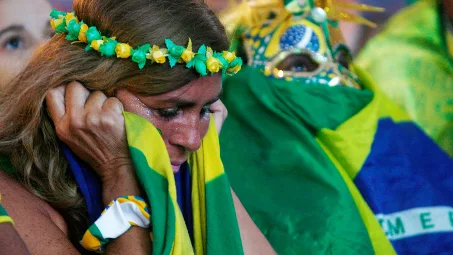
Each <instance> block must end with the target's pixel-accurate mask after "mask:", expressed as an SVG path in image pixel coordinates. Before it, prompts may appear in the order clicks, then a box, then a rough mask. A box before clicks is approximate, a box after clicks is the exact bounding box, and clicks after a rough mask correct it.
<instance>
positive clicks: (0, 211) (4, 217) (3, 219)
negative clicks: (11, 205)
mask: <svg viewBox="0 0 453 255" xmlns="http://www.w3.org/2000/svg"><path fill="white" fill-rule="evenodd" d="M2 223H11V224H14V223H13V219H11V217H10V216H9V215H8V213H7V212H6V210H5V208H3V206H2V197H1V196H0V224H2Z"/></svg>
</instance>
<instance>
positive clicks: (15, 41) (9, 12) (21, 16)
mask: <svg viewBox="0 0 453 255" xmlns="http://www.w3.org/2000/svg"><path fill="white" fill-rule="evenodd" d="M51 11H52V8H51V6H50V4H49V3H48V2H47V1H46V0H33V1H30V0H0V91H1V90H2V89H3V88H4V87H5V86H6V85H7V83H8V82H9V81H10V80H11V79H12V78H13V77H14V76H16V75H17V74H18V73H19V72H20V71H21V69H22V67H24V66H25V65H26V64H27V62H28V60H29V59H30V57H31V56H32V54H33V51H34V50H36V48H37V46H39V45H40V44H42V43H43V42H45V41H46V40H47V39H49V38H50V37H51V35H52V29H51V27H50V25H49V13H50V12H51Z"/></svg>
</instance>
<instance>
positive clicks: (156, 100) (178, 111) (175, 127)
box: [116, 75, 222, 172]
mask: <svg viewBox="0 0 453 255" xmlns="http://www.w3.org/2000/svg"><path fill="white" fill-rule="evenodd" d="M221 92H222V79H221V77H220V76H219V75H215V76H207V77H201V78H199V79H197V80H194V81H192V82H191V83H189V84H187V85H186V86H184V87H182V88H180V89H178V90H175V91H172V92H169V93H165V94H162V95H157V96H142V95H138V94H133V93H131V92H129V91H127V90H126V89H120V90H118V91H117V94H116V97H117V98H118V99H119V100H120V101H121V103H122V104H123V106H124V109H125V110H126V111H128V112H132V113H135V114H137V115H140V116H142V117H144V118H146V119H148V120H149V121H150V122H151V123H153V125H154V126H155V127H157V128H158V129H160V130H161V131H162V137H163V139H164V141H165V145H166V146H167V150H168V154H169V155H170V160H171V164H172V166H173V171H175V172H176V171H178V170H179V168H180V166H181V165H182V164H183V163H184V162H185V161H186V160H187V158H188V157H189V153H190V152H194V151H196V150H198V149H199V148H200V145H201V140H202V139H203V137H204V136H205V135H206V133H207V131H208V127H209V118H210V106H211V104H213V103H214V102H216V101H217V100H219V98H220V94H221Z"/></svg>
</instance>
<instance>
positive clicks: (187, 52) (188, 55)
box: [181, 50, 195, 63]
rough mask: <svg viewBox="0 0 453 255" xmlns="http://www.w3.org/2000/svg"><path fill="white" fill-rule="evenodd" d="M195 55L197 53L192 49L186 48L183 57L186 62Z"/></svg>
mask: <svg viewBox="0 0 453 255" xmlns="http://www.w3.org/2000/svg"><path fill="white" fill-rule="evenodd" d="M194 57H195V53H193V52H192V51H191V50H185V51H184V52H183V53H182V55H181V58H182V60H184V62H186V63H189V62H190V61H191V60H192V59H193V58H194Z"/></svg>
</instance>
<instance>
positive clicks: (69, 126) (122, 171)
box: [0, 76, 275, 255]
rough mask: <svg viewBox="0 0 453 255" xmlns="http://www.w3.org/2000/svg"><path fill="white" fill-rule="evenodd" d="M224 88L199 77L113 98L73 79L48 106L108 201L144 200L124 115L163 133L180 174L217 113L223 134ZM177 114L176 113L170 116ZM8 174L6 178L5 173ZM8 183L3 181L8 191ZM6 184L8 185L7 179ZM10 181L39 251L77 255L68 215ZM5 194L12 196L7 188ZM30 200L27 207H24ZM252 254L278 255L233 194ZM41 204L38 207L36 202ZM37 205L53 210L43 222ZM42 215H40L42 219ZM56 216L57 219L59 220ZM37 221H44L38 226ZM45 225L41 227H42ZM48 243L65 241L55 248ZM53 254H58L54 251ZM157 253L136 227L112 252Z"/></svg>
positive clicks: (16, 214)
mask: <svg viewBox="0 0 453 255" xmlns="http://www.w3.org/2000/svg"><path fill="white" fill-rule="evenodd" d="M221 90H222V85H221V78H220V76H210V77H202V78H199V79H197V80H195V81H193V82H191V83H189V84H187V85H186V86H184V87H182V88H180V89H178V90H175V91H172V92H169V93H166V94H162V95H157V96H143V95H137V94H134V93H131V92H129V91H127V90H125V89H118V90H117V92H116V97H110V98H108V97H107V96H105V95H104V94H103V93H101V92H92V93H90V92H89V91H88V90H86V89H85V88H84V87H83V86H82V85H81V84H79V83H77V82H73V83H71V84H69V85H67V86H62V87H58V88H55V89H53V90H51V91H49V92H48V94H47V97H46V102H47V106H48V110H49V113H50V115H51V118H52V120H53V122H54V124H55V127H56V132H57V135H58V137H59V138H60V139H61V140H62V141H63V142H65V143H66V144H67V145H68V146H69V147H71V149H72V150H73V151H74V152H75V153H76V154H77V155H78V156H79V157H80V158H82V159H83V160H84V161H86V162H87V163H89V164H90V165H91V166H92V167H93V169H95V170H96V172H97V174H98V175H99V176H100V177H101V181H102V191H103V194H104V197H103V200H104V204H105V205H107V204H108V203H109V202H110V201H112V200H113V199H114V198H116V197H118V196H125V195H138V196H142V195H143V194H142V193H141V190H140V188H139V184H138V181H137V179H136V176H135V173H134V169H133V166H132V162H131V159H130V156H129V152H128V148H127V141H126V134H125V127H124V124H123V125H118V123H124V118H123V115H122V111H123V110H126V111H130V112H133V113H135V114H138V115H140V116H142V117H144V118H146V119H148V120H149V121H150V122H151V123H153V124H154V125H155V126H156V127H157V128H159V129H160V130H161V131H162V137H163V139H164V141H165V144H166V146H167V150H168V152H169V155H170V160H171V162H172V163H173V164H174V165H175V167H174V171H178V170H179V165H180V164H182V163H183V162H185V161H186V160H187V157H188V155H189V153H190V152H193V151H196V150H198V148H199V147H200V143H201V140H202V139H203V137H204V136H205V135H206V133H207V129H208V125H209V115H210V114H211V113H212V114H213V116H214V120H215V122H216V127H217V131H218V132H220V129H221V126H222V124H223V121H224V120H225V118H226V115H227V112H226V109H225V107H224V106H223V104H222V103H221V102H220V101H219V100H218V98H219V97H220V93H221ZM169 112H173V113H176V114H173V115H172V117H171V118H169V117H168V116H169V114H168V113H169ZM0 177H1V176H0ZM1 181H2V178H0V187H2V189H3V185H2V184H1ZM3 182H5V180H3ZM10 182H13V181H12V180H10V181H6V184H7V185H6V186H15V187H11V188H9V189H8V188H7V189H6V192H5V195H4V196H3V199H4V200H3V202H4V204H5V208H6V209H7V210H8V211H9V212H10V215H11V216H12V217H13V219H15V220H16V221H20V222H21V226H20V228H19V226H18V228H17V231H18V232H19V234H20V235H21V236H22V238H23V240H24V242H25V243H26V244H27V247H28V248H29V249H30V252H31V253H36V254H61V252H64V253H65V254H77V251H75V249H74V247H73V246H72V244H71V243H70V242H69V240H67V231H66V225H65V224H64V221H63V224H62V223H61V216H59V215H58V213H56V212H55V211H54V210H53V209H52V208H49V206H48V205H47V207H46V206H44V205H42V204H39V203H44V202H43V201H40V200H39V199H37V198H36V197H34V196H33V195H32V194H30V193H29V192H28V191H26V190H24V189H23V188H19V187H16V186H20V185H19V184H17V183H10ZM2 192H4V191H3V190H2ZM20 192H23V194H22V197H25V198H26V200H27V201H25V200H24V201H23V203H27V206H26V207H23V206H21V205H22V203H19V202H17V201H18V199H19V198H20V196H19V195H18V193H20ZM232 196H233V201H234V205H235V208H236V214H237V218H238V223H239V228H240V233H241V238H242V242H243V247H244V251H245V254H275V252H274V251H273V249H272V247H271V246H270V244H269V243H268V241H267V240H266V238H265V237H264V236H263V235H262V233H261V232H260V231H259V229H258V228H257V227H256V225H255V224H254V223H253V221H252V219H251V218H250V216H249V215H248V214H247V212H246V211H245V209H244V207H243V206H242V204H241V203H240V201H239V199H238V198H237V197H236V195H235V194H234V192H232ZM34 204H36V205H34ZM29 206H36V208H45V209H46V211H45V212H44V215H48V216H49V217H45V216H44V217H41V218H39V219H36V217H37V216H36V215H31V212H33V211H34V210H36V208H35V209H34V210H33V209H31V208H29ZM38 216H39V215H38ZM51 216H52V217H51ZM31 217H34V218H35V219H36V220H33V221H30V220H29V219H30V218H31ZM36 225H37V226H36ZM30 227H34V229H46V232H45V233H42V232H41V233H42V234H41V235H40V236H39V237H37V236H36V235H27V234H26V233H29V229H30ZM46 238H49V239H53V240H57V241H55V242H53V245H52V246H51V247H50V246H49V245H47V244H46V242H43V241H42V240H46ZM49 249H52V253H49ZM150 251H151V247H150V242H149V236H148V233H147V230H144V229H141V228H131V229H130V230H129V231H128V232H127V233H126V234H124V235H122V236H121V237H120V238H118V239H116V240H114V241H112V242H111V243H110V244H109V246H108V247H107V251H106V254H130V255H132V254H147V253H149V252H150Z"/></svg>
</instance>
